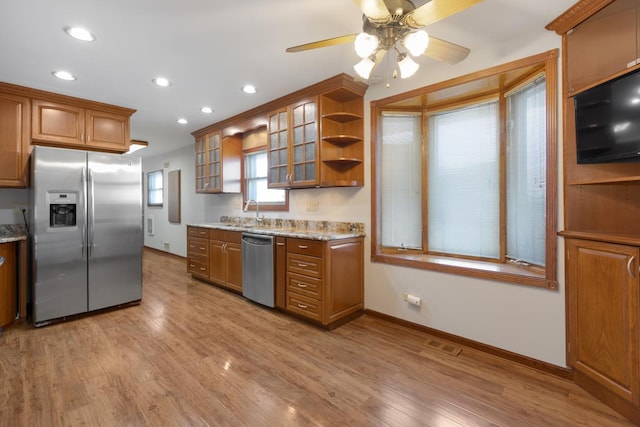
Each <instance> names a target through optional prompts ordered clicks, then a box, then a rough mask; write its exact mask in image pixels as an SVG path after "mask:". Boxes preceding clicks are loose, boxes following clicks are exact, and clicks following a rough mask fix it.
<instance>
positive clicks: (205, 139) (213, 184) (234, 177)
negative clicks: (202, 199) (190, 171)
mask: <svg viewBox="0 0 640 427" xmlns="http://www.w3.org/2000/svg"><path fill="white" fill-rule="evenodd" d="M241 175H242V139H241V138H239V137H238V136H237V135H229V136H222V132H220V131H219V130H218V131H215V132H211V133H208V134H206V135H203V136H201V137H200V138H198V139H196V192H198V193H239V192H240V191H241Z"/></svg>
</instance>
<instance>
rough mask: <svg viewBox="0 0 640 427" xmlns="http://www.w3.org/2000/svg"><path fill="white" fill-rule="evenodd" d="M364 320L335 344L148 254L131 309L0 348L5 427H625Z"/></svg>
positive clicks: (547, 383)
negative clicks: (139, 297) (140, 293)
mask: <svg viewBox="0 0 640 427" xmlns="http://www.w3.org/2000/svg"><path fill="white" fill-rule="evenodd" d="M429 338H430V337H429V336H428V335H425V334H424V333H422V332H417V331H413V330H410V329H406V328H404V327H402V326H398V325H395V324H391V323H387V322H385V321H383V320H380V319H376V318H372V317H370V316H364V317H361V318H359V319H357V320H355V321H353V322H351V323H349V324H347V325H345V326H342V327H340V328H338V329H336V330H334V331H332V332H327V331H324V330H321V329H318V328H316V327H314V326H311V325H308V324H306V323H303V322H301V321H299V320H296V319H293V318H291V317H288V316H286V315H283V314H281V313H278V312H276V311H273V310H269V309H265V308H262V307H260V306H257V305H255V304H253V303H251V302H248V301H246V300H244V299H243V298H242V297H241V296H239V295H235V294H232V293H229V292H226V291H224V290H221V289H218V288H216V287H214V286H211V285H207V284H204V283H202V282H198V281H195V280H192V279H191V278H190V277H189V276H188V275H187V274H186V272H185V267H184V261H182V260H179V259H177V258H174V257H168V256H166V255H162V254H158V253H154V252H150V251H146V252H145V255H144V300H143V302H142V304H141V305H139V306H134V307H129V308H125V309H121V310H116V311H112V312H108V313H102V314H99V315H94V316H90V317H85V318H82V319H78V320H74V321H71V322H67V323H62V324H57V325H51V326H47V327H43V328H39V329H35V328H33V327H31V326H29V325H17V326H13V327H10V328H8V329H6V330H5V332H4V335H3V336H1V337H0V425H1V426H11V427H14V426H63V425H64V426H67V425H69V426H78V425H88V426H94V425H96V426H97V425H102V426H144V425H153V426H224V425H228V426H242V425H248V426H288V425H291V426H298V425H314V426H315V425H323V426H337V425H350V426H379V425H391V426H413V425H416V426H418V425H420V426H438V427H444V426H517V427H520V426H598V427H600V426H625V425H630V424H628V423H626V422H625V421H624V420H623V419H622V418H621V417H620V416H618V415H617V414H615V413H614V412H613V411H612V410H610V409H609V408H607V407H606V406H604V405H603V404H601V403H600V402H598V401H597V400H595V399H594V398H592V397H591V396H590V395H588V394H587V393H586V392H584V391H582V390H581V389H580V388H578V387H577V386H575V385H574V384H572V383H571V382H569V381H566V380H562V379H559V378H556V377H553V376H551V375H548V374H545V373H541V372H537V371H535V370H533V369H531V368H527V367H524V366H520V365H517V364H515V363H511V362H508V361H505V360H503V359H500V358H498V357H495V356H491V355H487V354H485V353H482V352H479V351H475V350H472V349H468V348H464V349H463V351H462V353H461V354H460V355H459V356H457V357H455V356H451V355H449V354H447V353H446V352H444V351H442V350H438V349H434V348H431V347H430V346H429V345H427V342H428V340H429Z"/></svg>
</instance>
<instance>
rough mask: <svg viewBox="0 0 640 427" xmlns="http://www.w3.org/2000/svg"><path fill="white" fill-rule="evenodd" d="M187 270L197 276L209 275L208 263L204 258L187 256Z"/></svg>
mask: <svg viewBox="0 0 640 427" xmlns="http://www.w3.org/2000/svg"><path fill="white" fill-rule="evenodd" d="M187 271H188V272H189V273H191V274H197V275H198V276H204V277H209V263H208V262H207V261H206V259H204V258H195V257H189V258H188V259H187Z"/></svg>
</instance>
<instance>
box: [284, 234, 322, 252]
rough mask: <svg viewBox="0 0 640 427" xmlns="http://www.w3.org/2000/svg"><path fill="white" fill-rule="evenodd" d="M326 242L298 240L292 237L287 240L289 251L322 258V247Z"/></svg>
mask: <svg viewBox="0 0 640 427" xmlns="http://www.w3.org/2000/svg"><path fill="white" fill-rule="evenodd" d="M323 245H324V242H323V241H321V240H308V239H296V238H293V237H290V238H288V239H287V251H288V252H294V253H297V254H303V255H310V256H317V257H321V256H322V246H323Z"/></svg>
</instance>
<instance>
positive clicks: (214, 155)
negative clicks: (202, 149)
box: [206, 132, 222, 192]
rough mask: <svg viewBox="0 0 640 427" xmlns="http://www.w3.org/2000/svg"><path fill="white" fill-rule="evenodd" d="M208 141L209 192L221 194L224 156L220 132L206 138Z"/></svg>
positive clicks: (207, 185) (207, 184)
mask: <svg viewBox="0 0 640 427" xmlns="http://www.w3.org/2000/svg"><path fill="white" fill-rule="evenodd" d="M206 139H207V183H206V187H207V191H208V192H220V191H221V189H222V187H221V185H222V180H221V174H222V155H221V152H222V150H221V142H222V141H221V137H220V132H215V133H212V134H209V135H207V136H206Z"/></svg>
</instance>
